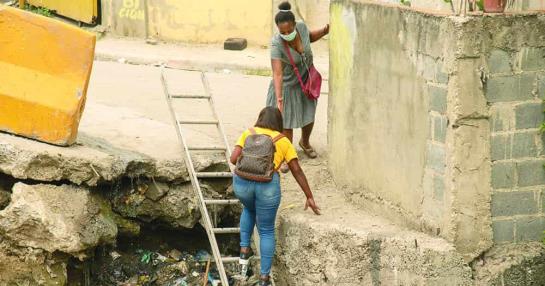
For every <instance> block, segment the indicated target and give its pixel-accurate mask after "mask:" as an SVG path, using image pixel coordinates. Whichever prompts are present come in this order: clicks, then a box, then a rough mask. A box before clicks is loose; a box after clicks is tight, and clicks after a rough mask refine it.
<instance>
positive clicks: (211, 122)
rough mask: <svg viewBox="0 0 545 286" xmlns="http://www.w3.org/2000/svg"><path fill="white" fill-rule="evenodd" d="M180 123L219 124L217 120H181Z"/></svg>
mask: <svg viewBox="0 0 545 286" xmlns="http://www.w3.org/2000/svg"><path fill="white" fill-rule="evenodd" d="M178 123H180V124H218V121H217V120H180V121H178Z"/></svg>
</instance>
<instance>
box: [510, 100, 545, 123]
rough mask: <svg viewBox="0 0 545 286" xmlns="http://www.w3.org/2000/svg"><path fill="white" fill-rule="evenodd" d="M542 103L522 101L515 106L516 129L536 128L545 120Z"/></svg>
mask: <svg viewBox="0 0 545 286" xmlns="http://www.w3.org/2000/svg"><path fill="white" fill-rule="evenodd" d="M543 110H544V105H543V103H523V104H519V105H517V106H516V107H515V115H516V116H515V122H516V128H517V129H527V128H538V127H539V125H541V123H542V122H543V121H545V113H543Z"/></svg>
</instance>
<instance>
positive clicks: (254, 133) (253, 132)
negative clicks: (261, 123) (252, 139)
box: [248, 127, 257, 135]
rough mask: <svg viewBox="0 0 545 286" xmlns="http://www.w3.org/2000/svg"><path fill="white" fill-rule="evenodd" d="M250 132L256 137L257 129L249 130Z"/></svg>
mask: <svg viewBox="0 0 545 286" xmlns="http://www.w3.org/2000/svg"><path fill="white" fill-rule="evenodd" d="M248 130H249V131H250V134H252V135H256V134H257V133H256V132H255V129H254V128H253V127H252V128H250V129H248Z"/></svg>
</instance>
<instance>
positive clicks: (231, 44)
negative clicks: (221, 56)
mask: <svg viewBox="0 0 545 286" xmlns="http://www.w3.org/2000/svg"><path fill="white" fill-rule="evenodd" d="M247 46H248V41H246V39H244V38H229V39H227V40H225V42H224V43H223V49H224V50H233V51H242V50H244V49H246V47H247Z"/></svg>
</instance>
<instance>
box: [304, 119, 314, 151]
mask: <svg viewBox="0 0 545 286" xmlns="http://www.w3.org/2000/svg"><path fill="white" fill-rule="evenodd" d="M313 128H314V122H312V123H310V124H308V125H307V126H304V127H303V132H302V133H303V134H302V136H301V143H303V146H304V147H305V148H307V149H308V148H310V134H312V129H313Z"/></svg>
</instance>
